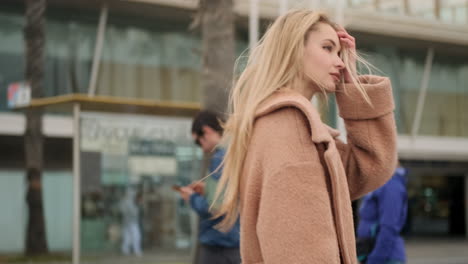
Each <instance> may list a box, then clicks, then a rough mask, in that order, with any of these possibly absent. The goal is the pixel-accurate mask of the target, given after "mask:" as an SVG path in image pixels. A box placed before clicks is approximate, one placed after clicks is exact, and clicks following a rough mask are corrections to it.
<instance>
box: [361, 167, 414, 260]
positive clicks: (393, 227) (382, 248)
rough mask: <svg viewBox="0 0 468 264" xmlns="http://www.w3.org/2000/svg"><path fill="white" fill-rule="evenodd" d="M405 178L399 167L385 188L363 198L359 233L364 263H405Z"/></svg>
mask: <svg viewBox="0 0 468 264" xmlns="http://www.w3.org/2000/svg"><path fill="white" fill-rule="evenodd" d="M406 174H407V170H406V169H404V168H403V167H401V166H400V167H398V168H397V169H396V171H395V173H394V174H393V177H392V178H391V179H390V180H389V181H388V182H387V183H386V184H385V185H384V186H382V187H380V188H379V189H377V190H375V191H373V192H371V193H369V194H367V195H366V196H364V198H363V200H362V204H361V208H360V210H359V219H360V220H359V226H358V230H357V236H358V238H357V250H358V258H359V260H360V261H361V263H366V264H403V263H405V262H406V252H405V243H404V241H403V238H402V237H401V235H400V232H401V231H402V229H403V226H404V224H405V222H406V216H407V212H408V194H407V191H406V182H407V178H406Z"/></svg>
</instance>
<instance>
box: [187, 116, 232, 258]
mask: <svg viewBox="0 0 468 264" xmlns="http://www.w3.org/2000/svg"><path fill="white" fill-rule="evenodd" d="M222 134H223V128H222V126H221V124H220V121H219V118H218V116H217V115H216V114H214V113H212V112H209V111H202V112H200V113H199V114H198V115H197V116H196V117H195V119H194V121H193V125H192V137H193V139H194V141H195V144H197V145H198V146H200V147H201V148H202V149H203V152H205V153H211V154H212V157H211V160H210V165H209V173H210V176H209V177H207V178H206V180H205V181H204V182H203V183H200V182H195V183H193V184H191V185H188V186H185V187H182V188H181V189H180V194H181V196H182V198H183V199H184V200H185V201H187V202H188V203H189V204H190V206H191V207H192V209H193V210H194V211H195V212H196V213H197V214H198V215H199V217H200V226H199V241H200V244H201V246H200V254H199V256H198V261H197V263H198V264H214V263H216V264H224V263H226V264H239V263H240V262H241V260H240V253H239V230H240V228H239V219H237V222H236V224H235V225H234V226H233V228H231V229H230V230H229V231H227V232H221V231H219V230H217V229H216V228H215V226H216V225H217V224H218V223H219V222H221V221H222V219H223V217H218V218H215V219H213V218H212V217H213V214H212V213H213V212H212V210H210V206H211V204H212V203H213V200H214V195H215V191H216V186H217V184H218V181H219V178H220V177H221V174H222V168H220V169H218V167H219V166H220V164H221V162H222V160H223V157H224V153H225V150H224V149H222V148H220V147H218V144H219V143H220V141H221V136H222ZM214 210H216V206H214Z"/></svg>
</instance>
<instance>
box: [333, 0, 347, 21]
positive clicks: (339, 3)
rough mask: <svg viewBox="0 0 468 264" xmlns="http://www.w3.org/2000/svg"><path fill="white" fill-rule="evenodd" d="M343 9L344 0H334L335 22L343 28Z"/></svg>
mask: <svg viewBox="0 0 468 264" xmlns="http://www.w3.org/2000/svg"><path fill="white" fill-rule="evenodd" d="M344 7H345V1H344V0H336V8H335V22H336V23H337V24H338V25H341V26H343V24H344Z"/></svg>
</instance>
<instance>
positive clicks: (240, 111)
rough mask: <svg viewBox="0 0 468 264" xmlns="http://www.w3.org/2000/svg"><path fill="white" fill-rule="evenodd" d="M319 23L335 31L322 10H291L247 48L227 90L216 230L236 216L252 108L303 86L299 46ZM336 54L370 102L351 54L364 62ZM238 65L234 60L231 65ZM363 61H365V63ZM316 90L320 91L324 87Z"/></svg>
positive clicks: (223, 228)
mask: <svg viewBox="0 0 468 264" xmlns="http://www.w3.org/2000/svg"><path fill="white" fill-rule="evenodd" d="M319 23H326V24H328V25H331V26H332V27H333V28H334V29H335V30H339V27H338V26H337V25H336V24H334V23H332V22H331V21H330V20H329V19H328V17H327V16H326V15H325V14H324V13H321V12H313V11H311V10H293V11H290V12H288V13H286V14H285V15H283V16H280V17H279V18H277V19H276V21H275V22H274V23H273V24H272V25H271V26H270V28H269V29H268V30H267V32H266V33H265V35H264V36H263V37H262V38H261V40H260V41H259V43H258V45H257V46H256V47H255V48H254V49H253V50H252V51H251V54H250V56H249V59H248V61H247V65H246V68H245V70H244V71H243V72H242V73H241V75H240V76H239V78H238V80H237V82H236V83H235V85H234V87H233V89H232V90H231V94H230V98H229V108H228V111H229V112H230V113H231V115H230V116H229V119H228V121H227V123H226V125H225V132H224V135H223V144H224V145H225V146H227V151H226V155H225V157H224V160H223V164H222V165H223V166H224V167H223V174H222V176H221V179H220V181H219V183H218V187H217V190H216V194H215V199H214V203H213V205H214V204H215V202H216V201H217V200H221V199H222V201H223V202H222V204H221V206H220V207H219V206H216V215H215V217H219V216H224V219H223V221H222V222H221V223H220V224H219V225H218V228H220V229H221V230H228V229H229V228H230V227H231V226H232V225H234V223H235V222H236V220H237V217H238V215H239V202H240V201H239V188H240V179H241V174H242V169H243V165H244V159H245V156H246V154H247V147H248V144H249V141H250V136H251V133H252V128H253V124H254V119H255V112H256V110H257V108H258V106H259V105H260V103H261V102H262V101H264V100H265V99H266V98H267V97H269V96H270V95H271V94H273V93H274V92H275V91H278V90H280V89H281V88H283V87H286V86H287V87H295V88H297V87H298V85H303V83H304V76H305V73H304V70H303V68H304V65H303V59H302V58H303V54H304V44H305V42H306V40H307V37H308V35H309V32H311V31H313V30H315V29H316V26H317V25H318V24H319ZM341 52H342V58H343V62H344V64H345V66H346V68H347V69H350V71H351V76H352V82H353V83H354V84H355V85H356V87H357V88H358V89H359V91H360V92H361V94H362V95H363V97H364V98H366V101H368V102H370V100H369V98H368V96H367V94H366V92H365V90H364V89H363V87H362V86H361V85H360V83H359V80H358V78H357V73H356V69H355V67H352V66H351V65H349V59H350V56H356V58H357V60H361V61H362V62H364V61H363V60H362V59H360V57H359V56H357V54H351V53H350V52H349V51H347V50H345V49H343V50H342V51H341ZM238 63H239V60H237V62H236V65H238ZM364 64H365V65H367V63H366V62H364ZM306 77H309V78H311V77H310V76H306ZM317 84H318V85H319V86H320V84H319V83H317ZM320 88H321V90H322V92H323V93H325V91H324V88H322V87H321V86H320Z"/></svg>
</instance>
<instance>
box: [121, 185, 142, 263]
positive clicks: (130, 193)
mask: <svg viewBox="0 0 468 264" xmlns="http://www.w3.org/2000/svg"><path fill="white" fill-rule="evenodd" d="M135 199H136V197H135V191H134V190H133V189H131V188H128V189H127V190H126V193H125V197H124V198H123V200H122V201H121V203H120V212H121V214H122V219H123V221H122V253H123V254H124V255H129V254H130V253H133V254H135V255H136V256H142V251H141V231H140V222H139V221H140V220H139V214H140V212H139V209H138V206H137V204H136V200H135Z"/></svg>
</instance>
